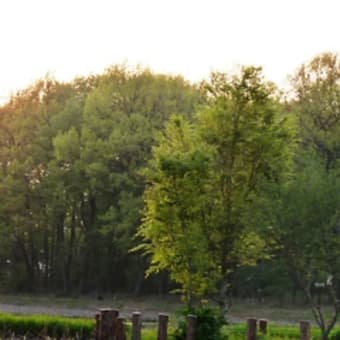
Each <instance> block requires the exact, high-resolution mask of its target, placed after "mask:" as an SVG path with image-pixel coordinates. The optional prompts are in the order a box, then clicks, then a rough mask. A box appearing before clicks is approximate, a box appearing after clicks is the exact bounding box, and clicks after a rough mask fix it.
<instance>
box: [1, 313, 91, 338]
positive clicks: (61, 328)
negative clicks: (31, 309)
mask: <svg viewBox="0 0 340 340" xmlns="http://www.w3.org/2000/svg"><path fill="white" fill-rule="evenodd" d="M94 327H95V323H94V320H90V319H75V318H72V319H71V318H64V317H57V316H42V315H32V316H19V315H11V314H0V333H1V336H5V337H7V336H10V335H11V334H13V333H14V334H15V335H17V336H24V335H25V336H27V337H33V338H37V337H40V336H49V337H52V338H54V337H56V338H61V337H76V336H78V337H86V338H88V337H90V336H92V335H93V332H94Z"/></svg>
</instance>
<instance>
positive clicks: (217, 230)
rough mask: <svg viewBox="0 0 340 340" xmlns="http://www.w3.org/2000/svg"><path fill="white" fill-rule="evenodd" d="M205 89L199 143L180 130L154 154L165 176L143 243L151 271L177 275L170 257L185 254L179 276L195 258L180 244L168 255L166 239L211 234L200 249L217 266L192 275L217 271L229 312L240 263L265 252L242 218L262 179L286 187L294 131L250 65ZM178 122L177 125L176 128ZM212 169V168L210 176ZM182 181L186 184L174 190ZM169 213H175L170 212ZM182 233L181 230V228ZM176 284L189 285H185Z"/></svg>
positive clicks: (153, 187)
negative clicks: (229, 297)
mask: <svg viewBox="0 0 340 340" xmlns="http://www.w3.org/2000/svg"><path fill="white" fill-rule="evenodd" d="M203 89H205V91H206V96H207V100H208V105H207V106H206V107H205V108H203V109H202V110H200V112H199V113H198V115H197V120H196V121H195V123H194V125H193V127H194V130H195V133H194V134H193V133H191V135H192V136H195V137H194V138H196V139H197V141H196V140H195V139H194V140H191V139H190V138H191V137H192V136H191V135H190V131H191V130H190V129H188V128H186V129H184V128H183V130H181V129H180V127H181V126H182V125H181V124H180V125H179V127H178V129H177V132H176V133H177V135H176V134H175V136H177V137H176V139H175V140H176V141H177V142H176V143H175V142H173V138H174V137H173V136H172V135H171V136H169V135H167V136H165V138H163V139H161V144H160V146H159V148H158V149H155V152H154V163H152V165H151V171H154V172H155V173H156V174H161V175H159V176H158V175H155V178H154V177H152V176H151V178H149V180H150V188H149V189H148V190H147V192H146V200H147V206H146V212H145V216H146V218H145V220H144V223H143V225H142V227H141V229H140V231H139V235H141V236H142V237H143V238H144V245H143V246H142V247H144V248H145V249H146V250H147V252H148V253H151V254H152V261H153V264H154V267H152V268H153V269H154V268H159V269H161V268H164V267H166V263H167V262H168V265H169V268H170V272H171V270H173V267H172V261H173V259H172V256H171V254H172V253H171V252H173V253H176V252H178V255H177V256H175V258H176V261H178V262H177V265H178V266H179V267H177V269H175V270H180V266H181V265H182V266H184V267H183V268H186V270H187V271H188V269H190V266H189V263H190V261H193V260H192V259H191V258H190V257H188V255H186V256H185V255H184V252H186V250H182V251H179V249H181V247H180V246H179V249H177V243H174V248H170V246H169V249H168V250H162V248H163V245H162V244H161V241H162V240H165V241H166V240H168V239H170V240H171V238H172V237H176V238H184V239H185V238H188V237H190V236H188V234H189V235H190V234H191V232H192V235H193V236H192V237H193V238H195V239H196V236H194V235H197V234H198V235H200V237H201V238H202V239H204V238H205V237H206V235H209V237H208V238H207V241H206V243H205V244H204V243H203V244H202V249H201V252H202V253H204V254H206V252H207V251H208V252H209V256H208V257H210V259H211V260H212V262H209V261H203V263H207V265H208V267H209V266H210V267H209V270H206V269H205V270H202V271H199V270H197V268H196V267H195V270H194V271H193V273H192V274H197V273H199V274H200V276H199V280H201V282H204V280H205V275H210V274H208V273H209V271H210V272H212V273H215V274H216V273H218V274H216V275H210V278H211V279H212V280H214V284H215V286H216V285H217V286H218V291H219V296H218V302H219V304H220V307H221V308H222V309H223V310H226V309H227V301H226V299H227V295H228V290H229V287H230V283H231V273H232V271H233V269H234V268H235V267H236V266H237V265H239V264H240V263H244V262H248V263H249V262H251V261H252V260H255V259H256V258H258V257H259V256H260V254H261V245H262V246H263V243H262V242H261V240H260V239H259V238H258V237H256V235H255V234H254V233H252V232H251V231H250V230H248V229H247V225H246V224H245V221H244V218H243V217H244V215H245V212H246V211H247V210H248V209H249V208H250V204H249V203H250V202H251V201H252V200H253V199H254V198H255V197H256V192H257V189H258V185H259V183H261V181H263V180H270V181H279V179H280V173H281V172H282V171H284V169H285V163H286V161H287V159H288V157H289V152H288V151H289V138H290V132H289V129H288V128H287V127H286V126H285V123H284V119H282V118H280V116H279V112H280V111H279V105H278V103H277V102H276V101H275V99H274V88H273V86H272V84H270V83H268V82H266V81H264V80H263V78H262V75H261V70H260V69H259V68H254V67H245V68H243V69H242V70H241V73H240V74H239V75H235V76H232V77H228V76H227V75H225V74H222V73H215V74H213V75H212V78H211V81H210V82H209V83H206V84H203ZM175 123H176V121H174V122H172V125H170V127H172V129H174V126H176V124H175ZM183 126H184V127H185V125H183ZM171 131H172V130H171ZM188 133H189V135H188V136H185V134H188ZM182 135H183V137H181V136H182ZM180 138H182V140H181V139H180ZM189 141H190V142H189ZM190 145H192V146H191V147H190ZM193 146H196V147H197V148H198V149H197V150H195V148H194V147H193ZM199 150H208V151H209V152H208V151H207V152H206V155H207V156H206V157H207V158H206V159H205V157H203V158H202V157H198V158H197V159H196V158H195V157H194V155H200V153H199ZM163 151H164V155H163ZM198 161H201V162H202V163H201V164H200V163H199V162H198ZM204 162H207V165H205V164H204ZM194 165H195V166H197V167H198V166H199V167H198V168H195V167H193V166H194ZM165 166H168V167H169V168H167V167H165ZM206 166H207V167H208V169H210V170H209V171H206V172H204V171H203V169H204V167H206ZM200 172H201V173H200ZM196 176H199V177H200V178H201V179H200V181H198V182H197V180H196ZM171 181H175V182H174V183H172V182H171ZM182 181H183V183H182ZM177 182H180V183H182V185H179V186H178V185H175V183H177ZM196 182H197V183H196ZM170 183H172V184H170ZM167 185H170V187H171V197H172V196H175V197H176V199H175V200H174V199H169V196H168V195H170V191H169V189H167V190H166V189H165V187H167ZM199 190H200V191H199ZM198 192H200V194H199V195H198ZM150 193H151V194H150ZM181 197H183V198H182V199H181ZM188 197H190V199H191V200H192V201H191V202H195V204H194V205H193V211H194V212H195V213H194V214H190V211H191V209H189V205H190V204H192V203H190V204H189V202H190V200H189V199H188ZM198 197H199V198H198ZM195 200H196V201H195ZM157 202H158V203H157ZM209 202H210V204H209ZM167 211H173V213H172V214H170V213H165V212H167ZM176 223H178V226H177V228H179V227H180V226H185V228H184V227H183V228H184V229H185V232H182V233H179V234H178V233H177V234H176V233H175V232H174V231H173V230H172V226H173V225H174V224H176ZM190 227H191V228H195V229H194V230H191V229H190ZM176 230H177V232H179V231H180V228H179V229H176ZM187 233H188V234H187ZM175 235H176V236H175ZM185 241H186V242H190V240H185ZM199 244H200V243H199ZM188 248H190V246H189V244H188ZM252 250H253V251H252ZM245 251H246V252H247V256H245V255H244V254H245ZM194 255H196V256H202V255H200V254H199V253H197V252H193V253H192V255H191V256H194ZM189 260H190V261H189ZM181 261H182V262H181ZM188 261H189V262H188ZM178 268H179V269H178ZM176 275H177V276H178V273H176V274H175V273H174V272H173V277H175V276H176ZM197 280H198V279H197ZM177 281H178V282H179V283H181V284H182V285H183V281H181V280H180V279H177ZM197 286H198V285H197V284H196V286H195V287H197ZM183 287H184V286H183ZM211 287H212V285H211V284H209V288H210V289H211ZM186 288H187V287H186ZM192 288H194V287H192ZM193 290H194V289H193ZM194 292H195V293H198V294H199V293H200V291H197V290H194Z"/></svg>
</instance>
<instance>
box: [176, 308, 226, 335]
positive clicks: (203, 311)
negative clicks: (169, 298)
mask: <svg viewBox="0 0 340 340" xmlns="http://www.w3.org/2000/svg"><path fill="white" fill-rule="evenodd" d="M177 314H178V317H177V327H176V329H175V331H174V333H173V334H172V337H173V339H175V340H184V339H186V330H187V322H186V318H187V316H188V315H189V314H192V315H195V316H196V317H197V333H196V339H197V340H220V339H222V338H223V337H222V327H223V326H224V325H226V320H225V319H224V317H223V315H222V313H221V312H220V310H218V309H216V308H212V307H208V306H199V307H189V308H185V309H183V310H180V311H179V312H178V313H177Z"/></svg>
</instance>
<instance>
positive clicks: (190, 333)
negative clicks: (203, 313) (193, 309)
mask: <svg viewBox="0 0 340 340" xmlns="http://www.w3.org/2000/svg"><path fill="white" fill-rule="evenodd" d="M196 327H197V316H196V315H192V314H189V315H188V316H187V337H186V340H195V339H196Z"/></svg>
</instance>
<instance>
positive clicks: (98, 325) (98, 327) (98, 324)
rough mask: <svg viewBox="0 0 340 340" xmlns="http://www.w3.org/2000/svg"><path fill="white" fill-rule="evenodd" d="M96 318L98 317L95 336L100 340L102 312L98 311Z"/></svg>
mask: <svg viewBox="0 0 340 340" xmlns="http://www.w3.org/2000/svg"><path fill="white" fill-rule="evenodd" d="M95 319H96V326H95V327H96V328H95V330H94V338H95V340H99V339H100V338H99V333H100V313H96V315H95Z"/></svg>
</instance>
